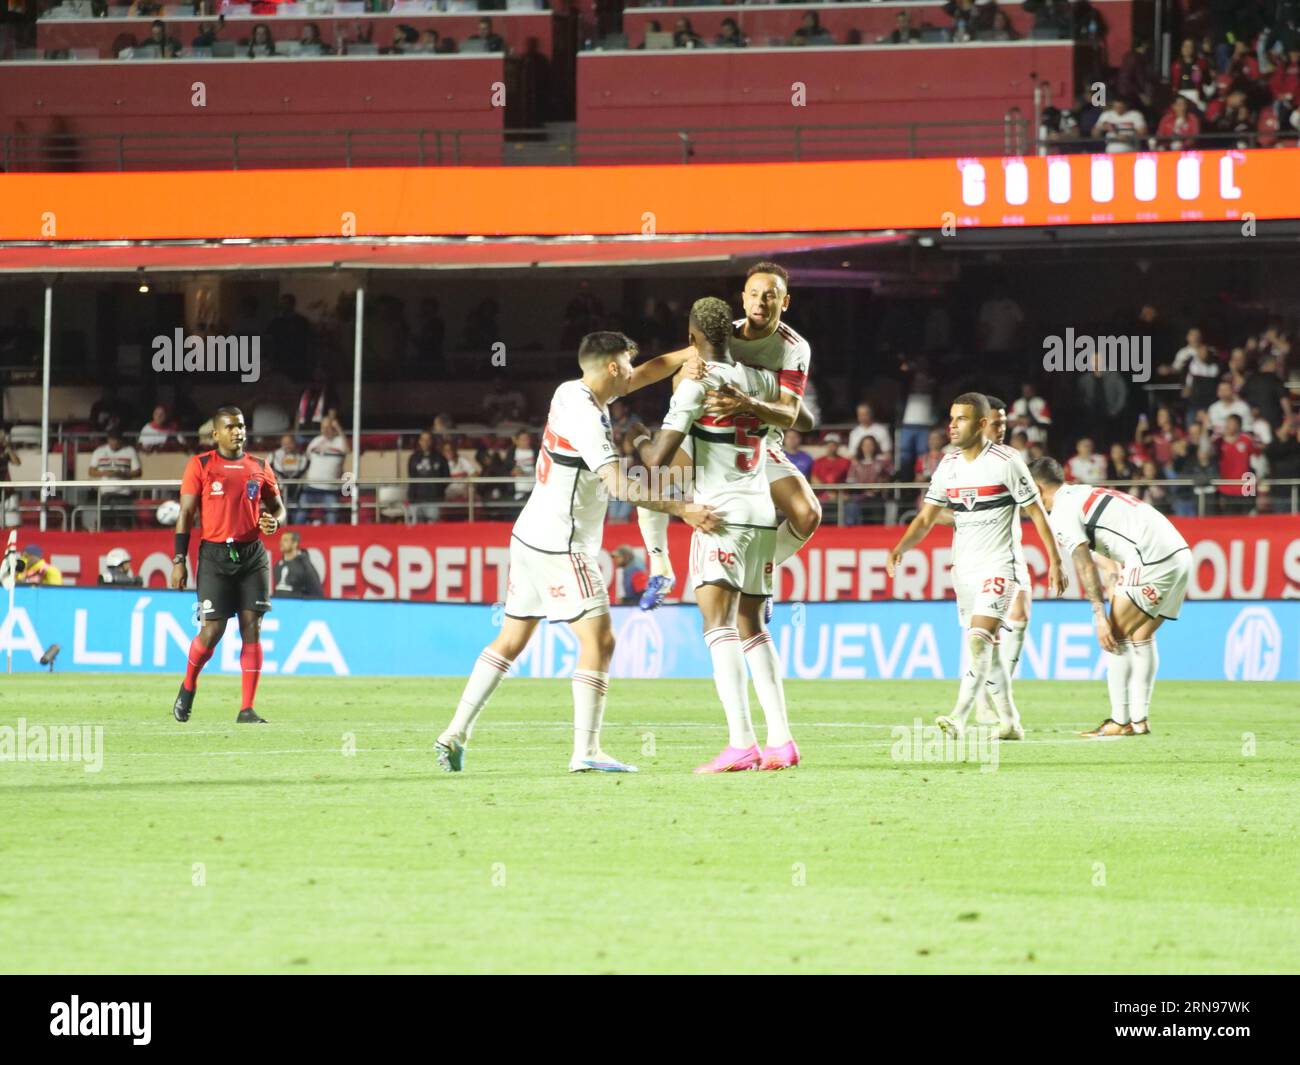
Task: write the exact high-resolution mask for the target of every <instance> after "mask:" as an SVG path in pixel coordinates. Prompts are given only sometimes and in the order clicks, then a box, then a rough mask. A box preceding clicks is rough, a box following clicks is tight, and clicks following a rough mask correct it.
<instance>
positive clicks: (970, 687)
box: [952, 629, 993, 725]
mask: <svg viewBox="0 0 1300 1065" xmlns="http://www.w3.org/2000/svg"><path fill="white" fill-rule="evenodd" d="M966 646H967V647H968V648H969V649H970V668H969V669H967V670H966V672H965V674H964V675H963V676H962V678H961V686H960V687H959V688H958V689H957V705H956V706H954V707H953V708H952V716H953V717H954V718H956V719H957V721H958V723H959V724H962V725H964V724H966V718H967V717H969V716H970V712H971V708H972V707H973V706H974V705H975V700H976V699H977V698H978V697H979V695H980V693H981V692H983V691H984V684H985V682H986V681H987V680H988V679H989V670H990V669H992V668H993V637H992V636H990V635H989V634H988V633H987V632H985V631H984V630H983V629H967V630H966Z"/></svg>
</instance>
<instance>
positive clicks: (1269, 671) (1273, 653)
mask: <svg viewBox="0 0 1300 1065" xmlns="http://www.w3.org/2000/svg"><path fill="white" fill-rule="evenodd" d="M1281 665H1282V630H1281V629H1280V628H1279V627H1278V623H1277V619H1276V618H1274V617H1273V611H1271V610H1270V609H1269V608H1268V607H1266V606H1248V607H1246V608H1245V609H1244V610H1242V611H1241V613H1240V614H1238V615H1237V618H1236V620H1235V621H1233V623H1232V627H1231V628H1230V629H1228V636H1227V639H1225V640H1224V642H1223V675H1224V676H1225V677H1227V678H1228V679H1229V680H1276V679H1277V674H1278V670H1279V668H1280V667H1281Z"/></svg>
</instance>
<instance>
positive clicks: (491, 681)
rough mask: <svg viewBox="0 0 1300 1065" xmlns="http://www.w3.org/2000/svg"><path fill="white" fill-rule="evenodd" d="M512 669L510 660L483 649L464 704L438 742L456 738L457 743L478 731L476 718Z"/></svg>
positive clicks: (459, 706)
mask: <svg viewBox="0 0 1300 1065" xmlns="http://www.w3.org/2000/svg"><path fill="white" fill-rule="evenodd" d="M509 672H510V662H509V661H507V660H506V659H504V658H502V657H501V656H500V655H499V654H497V653H496V652H494V651H492V650H490V649H488V648H486V647H485V648H483V651H482V653H480V654H479V656H478V661H477V662H475V663H474V668H473V669H472V670H471V671H470V675H469V680H468V682H466V684H465V690H464V692H462V693H461V697H460V703H459V704H458V705H457V707H456V714H455V716H454V717H453V718H452V719H451V724H450V725H448V726H447V730H446V731H445V732H444V733H443V734H442V735H441V736H439V737H438V741H439V742H440V743H444V742H446V741H447V740H448V739H453V740H455V741H456V742H457V743H465V742H467V741H468V740H469V737H470V733H472V732H473V731H474V722H475V720H476V719H477V718H478V715H479V714H480V713H481V712H482V710H483V707H485V706H487V704H488V700H489V699H491V698H492V693H493V692H494V691H496V690H497V685H498V684H500V683H501V682H502V681H503V680H504V679H505V675H506V674H507V673H509Z"/></svg>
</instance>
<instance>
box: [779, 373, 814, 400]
mask: <svg viewBox="0 0 1300 1065" xmlns="http://www.w3.org/2000/svg"><path fill="white" fill-rule="evenodd" d="M776 380H777V383H778V384H779V385H780V386H781V387H782V388H784V389H787V390H788V391H790V392H793V393H794V394H795V395H796V396H802V395H803V392H804V389H805V388H807V387H808V375H807V374H806V373H800V372H799V371H798V370H782V371H781V372H780V373H778V374H777V375H776Z"/></svg>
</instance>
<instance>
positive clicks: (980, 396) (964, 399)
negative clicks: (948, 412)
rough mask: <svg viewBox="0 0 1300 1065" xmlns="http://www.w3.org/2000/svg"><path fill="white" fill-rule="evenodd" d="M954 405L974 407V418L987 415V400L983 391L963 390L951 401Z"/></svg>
mask: <svg viewBox="0 0 1300 1065" xmlns="http://www.w3.org/2000/svg"><path fill="white" fill-rule="evenodd" d="M952 405H953V406H954V407H974V408H975V417H976V418H987V417H988V416H989V400H988V397H987V396H986V395H984V393H983V392H963V393H962V394H961V395H960V396H958V397H957V398H956V399H954V400H953V401H952Z"/></svg>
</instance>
